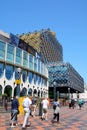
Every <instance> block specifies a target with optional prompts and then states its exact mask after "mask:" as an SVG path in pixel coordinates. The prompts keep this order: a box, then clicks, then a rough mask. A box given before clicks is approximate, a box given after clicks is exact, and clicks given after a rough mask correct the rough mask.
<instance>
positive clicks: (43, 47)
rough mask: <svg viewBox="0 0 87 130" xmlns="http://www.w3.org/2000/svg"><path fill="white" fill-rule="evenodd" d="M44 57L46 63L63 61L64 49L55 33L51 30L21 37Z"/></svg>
mask: <svg viewBox="0 0 87 130" xmlns="http://www.w3.org/2000/svg"><path fill="white" fill-rule="evenodd" d="M19 37H20V38H21V39H22V40H24V41H25V42H26V43H27V44H28V45H30V46H32V47H33V48H34V49H35V50H37V52H39V53H40V54H41V55H42V56H43V60H44V61H45V62H46V63H49V62H56V61H63V49H62V46H61V44H60V43H59V41H58V40H57V39H56V35H55V33H54V32H52V31H50V30H49V29H46V30H45V29H43V30H41V31H35V32H33V33H27V34H22V35H20V36H19Z"/></svg>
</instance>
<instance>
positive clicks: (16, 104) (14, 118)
mask: <svg viewBox="0 0 87 130" xmlns="http://www.w3.org/2000/svg"><path fill="white" fill-rule="evenodd" d="M18 107H19V101H18V97H14V98H13V99H12V102H11V127H15V126H16V125H17V124H18V121H17V120H18V119H17V114H18Z"/></svg>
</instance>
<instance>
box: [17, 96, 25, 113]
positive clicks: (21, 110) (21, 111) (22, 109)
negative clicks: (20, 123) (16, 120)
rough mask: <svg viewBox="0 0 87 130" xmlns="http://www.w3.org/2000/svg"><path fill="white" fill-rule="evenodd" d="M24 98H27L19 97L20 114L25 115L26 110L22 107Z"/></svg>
mask: <svg viewBox="0 0 87 130" xmlns="http://www.w3.org/2000/svg"><path fill="white" fill-rule="evenodd" d="M24 98H25V97H19V98H18V101H19V111H20V114H24V108H23V106H22V102H23V100H24Z"/></svg>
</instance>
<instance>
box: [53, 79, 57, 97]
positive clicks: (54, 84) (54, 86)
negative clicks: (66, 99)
mask: <svg viewBox="0 0 87 130" xmlns="http://www.w3.org/2000/svg"><path fill="white" fill-rule="evenodd" d="M53 88H54V99H55V98H56V81H54V82H53Z"/></svg>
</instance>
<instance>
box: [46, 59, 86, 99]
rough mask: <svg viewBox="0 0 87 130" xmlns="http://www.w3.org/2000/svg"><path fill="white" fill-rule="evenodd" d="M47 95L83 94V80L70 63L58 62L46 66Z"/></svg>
mask: <svg viewBox="0 0 87 130" xmlns="http://www.w3.org/2000/svg"><path fill="white" fill-rule="evenodd" d="M48 71H49V86H50V87H49V93H50V96H52V93H53V92H54V95H55V94H56V95H57V92H59V93H60V97H61V96H62V94H63V93H67V94H74V93H76V94H77V93H83V92H84V80H83V78H82V77H81V76H80V74H79V73H78V72H77V71H76V70H75V69H74V68H73V67H72V65H71V64H70V63H64V62H58V63H54V66H53V64H49V65H48Z"/></svg>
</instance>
